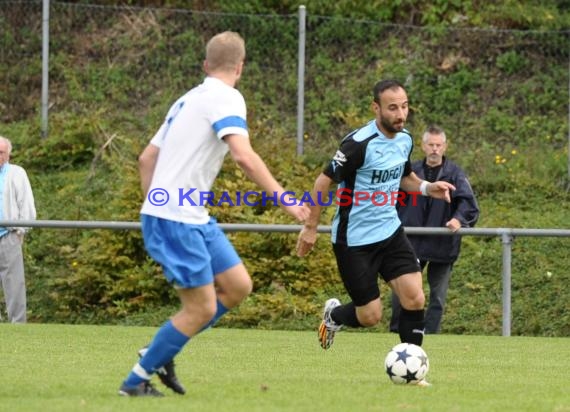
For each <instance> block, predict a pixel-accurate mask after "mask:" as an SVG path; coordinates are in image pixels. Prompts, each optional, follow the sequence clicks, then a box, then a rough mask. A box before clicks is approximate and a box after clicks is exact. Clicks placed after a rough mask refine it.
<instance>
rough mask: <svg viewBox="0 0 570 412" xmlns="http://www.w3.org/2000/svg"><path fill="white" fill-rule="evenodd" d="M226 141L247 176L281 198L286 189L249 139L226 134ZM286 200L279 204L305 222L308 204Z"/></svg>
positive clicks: (233, 156)
mask: <svg viewBox="0 0 570 412" xmlns="http://www.w3.org/2000/svg"><path fill="white" fill-rule="evenodd" d="M224 141H225V142H226V143H227V144H228V146H229V148H230V153H231V155H232V158H233V159H234V161H235V162H236V163H237V165H238V166H239V167H240V168H241V169H242V170H243V171H244V173H245V174H246V176H247V177H248V178H249V179H250V180H251V181H253V182H254V183H255V184H257V185H258V186H259V187H260V188H261V189H263V190H265V191H266V192H267V193H277V197H278V198H279V199H281V198H282V195H283V194H284V193H285V189H283V187H282V186H281V185H280V184H279V183H278V182H277V180H275V178H274V177H273V175H272V174H271V172H270V171H269V169H268V168H267V165H266V164H265V162H264V161H263V159H262V158H261V157H260V156H259V155H258V154H257V152H255V150H253V147H251V144H250V142H249V139H248V138H247V137H245V136H241V135H235V134H232V135H228V136H225V137H224ZM286 200H287V203H288V204H287V205H285V204H282V203H280V204H279V206H280V207H281V209H283V210H284V211H285V212H286V213H288V214H289V215H291V216H293V217H294V218H295V219H297V220H298V221H299V222H304V221H305V219H306V218H307V217H308V216H309V208H308V207H307V206H306V205H301V206H300V205H298V204H297V203H296V202H295V201H294V200H293V199H292V198H291V199H286Z"/></svg>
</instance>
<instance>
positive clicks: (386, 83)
mask: <svg viewBox="0 0 570 412" xmlns="http://www.w3.org/2000/svg"><path fill="white" fill-rule="evenodd" d="M388 89H402V90H404V91H406V88H405V87H404V85H403V84H402V83H400V82H399V81H398V80H394V79H387V80H380V81H379V82H378V83H376V84H375V85H374V90H373V93H374V96H373V97H374V101H375V102H376V103H380V95H381V94H382V93H384V92H385V91H386V90H388Z"/></svg>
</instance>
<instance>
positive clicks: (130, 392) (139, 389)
mask: <svg viewBox="0 0 570 412" xmlns="http://www.w3.org/2000/svg"><path fill="white" fill-rule="evenodd" d="M119 395H121V396H155V397H161V396H164V394H163V393H162V392H160V391H158V390H157V389H156V388H155V387H154V386H152V384H151V383H150V382H146V381H145V382H143V383H141V384H139V385H137V386H135V387H134V388H132V387H130V386H127V385H125V384H124V383H123V384H122V385H121V387H120V388H119Z"/></svg>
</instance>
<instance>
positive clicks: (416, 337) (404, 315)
mask: <svg viewBox="0 0 570 412" xmlns="http://www.w3.org/2000/svg"><path fill="white" fill-rule="evenodd" d="M424 327H425V320H424V310H423V309H420V310H407V309H404V308H402V312H401V313H400V325H399V327H398V330H399V333H400V341H402V342H405V343H413V344H414V345H418V346H421V345H422V342H423V340H424Z"/></svg>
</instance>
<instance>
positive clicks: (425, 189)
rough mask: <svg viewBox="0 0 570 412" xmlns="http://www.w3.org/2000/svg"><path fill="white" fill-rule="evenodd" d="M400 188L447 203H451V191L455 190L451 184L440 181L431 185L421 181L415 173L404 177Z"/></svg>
mask: <svg viewBox="0 0 570 412" xmlns="http://www.w3.org/2000/svg"><path fill="white" fill-rule="evenodd" d="M400 186H401V187H402V189H404V190H405V191H406V192H420V193H422V194H423V195H424V196H431V197H433V198H435V199H443V200H445V201H446V202H447V203H450V202H451V195H450V193H451V191H453V190H455V186H453V185H452V184H451V183H448V182H444V181H441V180H438V181H437V182H432V183H429V182H427V181H425V180H422V179H420V178H419V177H418V176H417V175H416V174H415V173H414V172H412V173H410V174H409V175H407V176H404V177H403V178H402V180H401V182H400Z"/></svg>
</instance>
